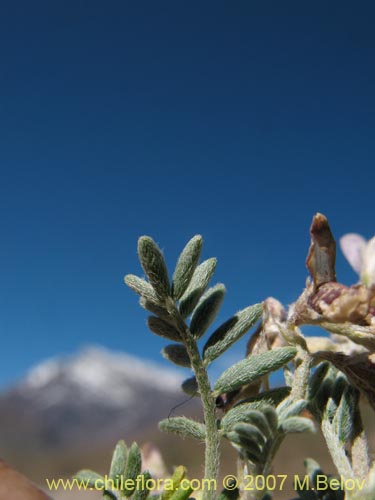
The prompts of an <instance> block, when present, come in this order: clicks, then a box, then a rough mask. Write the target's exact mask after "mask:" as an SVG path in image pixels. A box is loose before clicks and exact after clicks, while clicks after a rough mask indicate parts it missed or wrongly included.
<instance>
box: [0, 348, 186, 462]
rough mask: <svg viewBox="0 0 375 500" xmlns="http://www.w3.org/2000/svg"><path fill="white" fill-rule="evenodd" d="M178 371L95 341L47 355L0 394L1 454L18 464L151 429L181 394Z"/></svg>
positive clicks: (88, 447)
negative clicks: (95, 344) (69, 352)
mask: <svg viewBox="0 0 375 500" xmlns="http://www.w3.org/2000/svg"><path fill="white" fill-rule="evenodd" d="M184 375H185V376H187V375H188V374H187V373H184V372H183V370H181V371H180V370H178V369H176V370H174V369H173V368H171V369H166V368H164V367H163V368H161V367H160V366H159V365H157V364H155V363H153V362H151V361H147V360H141V359H139V358H136V357H133V356H130V355H128V354H125V353H113V352H110V351H107V350H105V349H102V348H97V347H90V348H86V349H84V350H83V351H82V352H80V353H78V354H77V355H73V356H69V357H65V358H56V359H51V360H47V361H45V362H43V363H41V364H40V365H38V366H36V367H35V368H33V369H32V370H31V371H30V372H29V374H28V375H27V376H26V377H25V379H24V380H22V381H21V382H19V383H18V384H17V385H15V386H14V387H12V388H10V389H9V390H7V391H6V392H4V393H3V394H1V395H0V456H1V457H2V458H6V459H8V460H9V461H11V462H12V461H13V463H19V458H20V457H19V456H20V455H22V460H26V457H32V456H35V454H36V453H40V452H42V453H43V454H44V456H47V455H48V454H49V453H52V454H54V455H56V454H62V453H65V452H66V450H69V453H73V451H74V450H80V451H82V450H83V449H84V450H86V451H87V453H90V450H91V449H95V448H96V449H98V448H100V447H103V446H104V447H105V446H106V445H108V443H111V445H112V443H113V442H116V441H117V439H120V438H126V439H127V438H129V439H130V438H131V439H133V437H134V436H136V437H137V436H138V435H140V434H142V432H143V430H145V429H146V430H147V431H148V432H150V429H154V431H155V432H156V430H157V423H158V421H159V420H160V419H162V418H166V417H167V416H168V414H169V412H170V410H171V409H172V408H173V407H174V406H175V405H177V404H178V403H181V402H182V401H184V399H186V396H185V395H184V394H183V393H182V391H181V389H180V385H181V381H182V380H183V378H184ZM193 406H195V405H193ZM195 408H196V406H195Z"/></svg>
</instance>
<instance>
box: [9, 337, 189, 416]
mask: <svg viewBox="0 0 375 500" xmlns="http://www.w3.org/2000/svg"><path fill="white" fill-rule="evenodd" d="M182 380H183V377H182V375H181V373H180V372H178V371H177V370H173V369H167V368H161V367H160V366H159V365H158V364H156V363H154V362H152V361H146V360H141V359H139V358H136V357H134V356H131V355H129V354H125V353H114V352H110V351H108V350H106V349H104V348H101V347H100V348H99V347H88V348H85V349H84V350H82V351H81V352H80V353H78V354H77V355H75V356H71V357H66V358H56V359H50V360H47V361H45V362H43V363H41V364H39V365H37V366H36V367H35V368H33V369H32V370H31V371H30V372H29V374H28V375H27V376H26V378H25V380H24V381H23V382H22V383H21V384H20V385H19V386H18V390H19V391H21V392H27V393H28V394H30V392H31V394H35V395H37V397H38V401H39V404H44V405H46V406H48V405H50V404H56V403H58V402H59V401H63V400H64V399H65V398H69V397H70V395H71V393H72V390H74V391H82V394H81V397H82V398H83V399H84V400H85V401H87V400H90V399H95V400H100V401H101V402H102V403H103V404H108V405H114V406H119V407H122V406H124V404H125V403H126V404H130V403H131V402H132V401H133V400H134V399H136V391H137V390H139V386H140V385H141V386H144V387H145V388H150V389H153V390H154V391H161V392H165V393H171V394H176V392H177V391H179V387H180V384H181V382H182Z"/></svg>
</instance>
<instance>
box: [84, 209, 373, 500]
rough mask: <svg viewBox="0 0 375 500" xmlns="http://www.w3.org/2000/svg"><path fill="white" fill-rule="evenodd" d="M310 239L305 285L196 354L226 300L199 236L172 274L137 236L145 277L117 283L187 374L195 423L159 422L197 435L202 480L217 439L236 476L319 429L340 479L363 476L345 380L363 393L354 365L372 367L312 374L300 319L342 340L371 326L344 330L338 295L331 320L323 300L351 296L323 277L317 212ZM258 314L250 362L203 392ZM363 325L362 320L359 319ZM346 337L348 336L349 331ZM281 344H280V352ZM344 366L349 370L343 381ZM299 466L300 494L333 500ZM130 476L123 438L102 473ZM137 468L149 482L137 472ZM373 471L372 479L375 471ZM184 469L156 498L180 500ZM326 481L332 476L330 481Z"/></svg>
mask: <svg viewBox="0 0 375 500" xmlns="http://www.w3.org/2000/svg"><path fill="white" fill-rule="evenodd" d="M310 234H311V237H312V245H311V247H310V250H309V255H308V259H307V265H308V269H309V271H310V274H311V277H312V283H313V284H315V286H313V285H311V286H310V284H309V283H308V285H307V288H306V290H305V291H304V292H303V294H302V295H301V297H300V298H299V299H298V300H297V303H296V304H295V305H294V306H293V307H292V308H291V309H290V311H289V313H288V314H287V313H286V311H284V309H283V308H282V306H281V304H279V303H278V302H277V301H275V299H267V300H266V301H265V302H264V303H259V304H255V305H252V306H249V307H246V308H244V309H242V310H241V311H239V312H237V313H236V314H235V315H234V316H233V317H231V318H230V319H228V320H227V321H225V322H224V323H222V324H221V325H218V326H216V328H214V329H213V331H211V333H210V334H209V335H208V338H207V339H206V341H205V343H204V346H203V349H202V348H201V346H200V341H201V338H202V337H203V336H204V335H205V334H207V333H208V331H209V330H210V328H211V325H212V324H213V323H214V320H215V318H216V317H217V315H218V312H219V310H220V307H221V305H222V303H223V300H224V296H225V287H224V285H222V284H217V285H214V286H212V287H210V288H209V284H210V281H211V279H212V277H213V275H214V272H215V270H216V264H217V261H216V259H215V258H209V259H207V260H205V261H203V262H202V263H200V264H199V258H200V255H201V250H202V244H203V240H202V237H201V236H200V235H197V236H194V237H193V238H192V239H191V240H190V241H189V242H188V243H187V244H186V246H185V247H184V249H183V250H182V252H181V254H180V256H179V258H178V260H177V263H176V266H175V269H174V272H173V275H172V277H171V278H170V277H169V275H168V270H167V266H166V263H165V260H164V257H163V254H162V252H161V250H160V248H159V247H158V245H157V244H156V243H155V242H154V241H153V240H152V239H151V238H150V237H148V236H143V237H141V238H140V239H139V241H138V255H139V259H140V263H141V266H142V268H143V271H144V273H145V275H146V277H147V279H148V281H146V280H144V279H143V278H140V277H137V276H134V275H127V276H126V277H125V283H126V284H127V285H128V286H129V287H130V288H131V289H132V290H133V291H135V292H136V293H137V294H138V295H140V304H141V306H142V307H143V308H144V309H146V310H147V311H149V312H151V313H152V316H150V317H149V318H148V320H147V324H148V327H149V329H150V330H151V332H153V333H154V334H156V335H158V336H160V337H162V338H163V339H168V340H169V341H172V342H173V344H169V345H167V346H165V347H164V348H163V350H162V354H163V356H164V357H165V358H166V359H168V360H169V361H171V362H172V363H174V364H177V365H179V366H182V367H185V368H190V369H192V371H193V376H191V377H190V378H188V379H186V380H185V381H184V382H183V384H182V390H183V391H184V392H185V393H186V394H188V395H189V396H197V395H198V396H200V398H201V400H202V407H203V416H204V424H202V423H199V422H195V421H193V420H190V419H188V418H185V417H175V418H168V419H165V420H162V421H161V422H160V429H161V430H163V431H165V432H170V433H175V434H178V435H180V436H182V437H184V438H185V437H188V438H193V439H197V440H199V441H204V442H205V471H204V476H205V478H207V479H217V478H218V474H219V468H218V466H219V441H220V439H221V438H223V437H224V438H226V439H228V440H229V441H230V442H231V443H232V444H233V446H234V447H235V448H236V449H237V450H238V455H239V459H240V464H241V467H243V470H244V471H247V472H249V473H250V474H253V475H254V474H261V475H265V476H266V475H267V474H269V473H270V471H271V470H272V463H273V460H274V457H275V455H276V453H277V451H278V449H279V447H280V445H281V443H282V441H283V440H284V438H285V436H286V435H287V434H289V433H300V432H315V431H316V426H317V425H318V426H319V427H320V429H321V431H322V433H323V435H324V437H325V439H326V442H327V447H328V450H329V452H330V454H331V457H332V459H333V462H334V464H335V466H336V468H337V470H338V472H339V473H340V474H341V475H343V476H345V477H354V476H355V473H358V470H359V471H360V474H361V477H365V476H366V475H367V474H368V473H369V469H370V465H369V458H368V452H367V447H366V439H365V435H364V431H363V428H362V423H361V418H360V412H359V391H358V389H357V388H356V387H354V385H353V384H355V385H356V386H357V385H358V386H359V388H360V389H361V390H363V387H365V392H367V393H369V392H370V393H371V390H370V391H369V390H368V387H369V382H368V380H367V379H365V380H364V381H362V380H360V378H361V377H362V375H363V373H364V372H363V366H365V369H366V370H369V366H370V368H371V363H369V362H368V360H365V361H366V362H365V363H364V364H362V365H360V366H359V367H355V368H356V369H355V370H354V372H353V370H352V371H350V370H349V371H348V373H349V375H348V377H349V381H348V379H347V378H346V376H345V375H343V374H342V373H341V372H340V371H339V370H338V369H337V368H335V367H334V366H333V364H332V363H331V362H324V363H320V364H319V365H318V366H316V367H314V369H313V371H312V373H311V366H312V364H313V363H314V362H315V361H316V356H315V354H310V351H309V349H310V344H309V342H307V339H305V338H304V337H303V335H302V332H301V331H300V330H299V326H300V325H303V324H304V323H309V322H311V323H313V324H321V325H323V326H324V327H327V328H328V330H329V331H332V332H336V333H339V334H340V335H345V333H346V332H351V335H349V338H351V339H352V340H353V339H354V340H355V339H356V338H357V337H358V336H360V334H361V332H362V333H363V332H364V334H366V335H367V336H369V335H370V336H372V337H373V334H374V332H373V331H371V332H369V331H368V329H366V328H367V326H362V324H361V325H354V326H353V325H352V324H351V323H350V321H348V319H347V316H345V314H347V311H346V310H345V308H347V301H346V300H345V297H344V299H343V300H342V302H340V304H341V308H342V311H340V313H341V314H342V317H343V318H345V321H346V323H343V324H339V320H338V319H337V318H338V317H341V316H337V307H336V306H335V307H333V306H332V304H331V301H332V297H333V300H334V301H335V300H336V299H337V300H339V299H340V298H341V295H345V294H346V293H349V292H348V287H342V286H341V285H340V284H338V283H336V282H335V281H332V280H333V277H335V270H334V262H335V243H334V240H333V236H332V233H331V231H330V229H329V226H328V222H327V220H326V219H325V217H324V216H322V215H321V214H317V215H316V216H315V217H314V219H313V224H312V226H311V230H310ZM322 262H323V264H322ZM327 263H328V264H329V268H327V265H328V264H327ZM322 265H323V268H322ZM324 266H326V267H324ZM328 271H329V276H330V277H331V280H328V281H322V280H321V276H323V275H324V276H325V275H326V274H327V272H328ZM317 285H319V286H317ZM360 286H362V285H357V286H356V287H352V288H351V289H350V294H351V295H350V299H351V300H352V299H353V296H354V295H355V294H356V293H359V292H358V290H359V287H360ZM319 287H320V288H319ZM336 296H337V297H336ZM366 296H367V295H366ZM361 300H362V299H361ZM353 303H354V301H353ZM359 303H360V301H359ZM353 307H354V306H353ZM326 310H327V311H328V312H327V317H323V316H324V314H326V312H325V311H326ZM263 311H264V314H263V318H262V313H263ZM357 313H358V311H357ZM366 314H367V313H366ZM354 316H355V315H354ZM189 318H190V319H189ZM261 318H262V322H261V324H260V325H259V328H258V329H257V331H256V334H255V335H254V336H253V337H252V339H251V342H250V345H249V348H248V352H250V354H249V355H248V357H246V358H245V359H243V360H241V361H239V362H238V363H236V364H234V365H233V366H231V367H230V368H228V369H227V370H225V371H224V373H222V374H221V375H220V376H219V378H218V380H217V381H216V384H215V385H214V387H213V388H212V387H211V384H210V381H209V378H208V374H207V367H208V366H209V365H210V364H211V363H212V362H213V361H215V360H216V359H217V358H219V357H220V356H221V355H222V354H223V353H224V352H226V350H227V349H229V348H230V347H231V346H232V345H233V344H234V343H235V342H237V341H238V340H239V339H240V338H241V337H242V336H243V335H244V334H245V333H246V332H248V330H249V329H250V328H252V327H253V326H254V325H255V324H257V322H258V321H259V320H261ZM332 318H333V319H332ZM365 320H366V318H362V323H365ZM326 325H328V326H326ZM353 332H355V333H356V336H354V337H353ZM372 337H371V338H372ZM358 342H359V341H358ZM285 343H287V344H288V345H287V346H286V347H282V346H285ZM362 343H363V342H362ZM331 344H333V342H331V341H329V340H328V339H326V341H325V342H323V341H320V342H318V345H319V347H318V348H317V350H318V351H320V350H322V349H326V348H327V349H328V348H330V346H331ZM359 344H361V342H359ZM371 345H372V344H371ZM308 346H309V347H308ZM327 346H328V347H327ZM362 349H363V348H362ZM311 352H313V351H311ZM318 354H319V353H318ZM323 354H324V355H323ZM323 354H322V357H321V358H320V359H329V360H330V361H331V358H330V354H331V353H330V352H328V353H323ZM317 357H318V359H319V356H317ZM340 359H341V358H340ZM280 368H283V370H284V377H285V382H286V387H280V388H276V389H269V378H268V376H269V374H270V373H271V372H274V371H276V370H279V369H280ZM361 370H362V371H361ZM343 371H345V369H343ZM352 372H353V373H354V377H353V379H350V375H352ZM370 372H371V370H370ZM367 373H368V371H366V374H367ZM371 374H372V375H373V372H371ZM358 377H359V378H358ZM365 378H366V377H365ZM370 378H371V377H370ZM353 380H354V382H353ZM357 382H360V383H362V385H361V384H360V383H359V384H357ZM262 389H263V390H262ZM216 398H218V399H220V408H223V410H224V414H223V415H220V416H221V418H218V411H217V409H216V407H215V400H216ZM221 402H222V404H221ZM231 405H232V406H231ZM306 468H307V471H308V474H309V477H310V479H311V481H310V485H309V486H308V487H307V488H304V489H301V491H298V494H299V498H300V499H301V500H317V499H323V500H343V498H344V496H343V492H341V491H340V492H337V491H335V490H334V489H328V490H327V491H326V492H325V493H324V496H322V495H320V493H318V492H316V491H315V490H314V489H313V488H314V487H315V481H316V477H317V473H318V472H319V473H321V471H320V468H319V466H318V464H316V462H314V461H313V460H310V459H309V460H307V461H306ZM140 473H141V457H140V452H139V448H138V446H137V445H136V444H133V445H132V447H131V448H130V450H129V451H128V450H127V449H126V446H125V443H123V442H120V443H118V445H117V447H116V449H115V452H114V457H113V460H112V465H111V475H112V476H113V477H119V476H122V477H135V476H137V475H139V474H140ZM80 474H83V475H84V476H85V477H86V476H87V477H89V478H91V479H90V481H95V478H96V479H97V478H98V476H97V475H95V473H93V472H92V471H81V473H80ZM90 474H91V476H90ZM143 474H144V477H146V476H147V477H148V473H147V472H144V473H143ZM373 475H374V477H375V473H374V474H373ZM112 476H111V477H112ZM184 476H185V469H183V468H178V469H176V471H175V473H174V476H173V481H174V483H173V484H174V486H175V487H174V491H173V492H170V493H169V492H168V493H167V492H166V491H164V492H163V493H162V494H161V496H159V497H158V498H155V500H187V498H189V496H190V495H191V493H192V490H191V489H188V490H186V489H184V488H182V487H181V484H180V483H181V480H182V478H183V477H184ZM99 477H100V476H99ZM324 477H326V478H327V480H329V479H330V476H324ZM374 483H375V479H374ZM237 486H241V485H237ZM242 486H243V485H242ZM374 489H375V487H374ZM240 491H241V489H240V488H239V487H235V488H234V489H233V490H230V489H226V490H223V491H222V492H221V493H220V494H219V496H218V497H217V498H218V499H219V500H237V498H239V496H240ZM369 491H370V490H369ZM116 494H117V493H116V492H113V491H106V492H104V495H107V498H115V499H116V498H118V497H117V496H116ZM366 494H367V493H366ZM114 495H115V496H114ZM121 495H122V496H127V497H130V496H133V498H134V499H135V500H146V499H147V498H148V496H149V491H146V490H142V491H135V490H134V489H133V490H132V489H128V490H126V491H122V492H121ZM371 495H372V492H371V491H370V493H368V495H367V496H366V500H368V499H371V500H372V498H373V497H372V496H371ZM197 496H198V495H197ZM202 497H203V498H202V500H213V497H214V493H213V492H206V491H204V492H203V494H202ZM254 498H255V497H254ZM271 498H272V493H271V492H269V491H266V489H265V490H264V491H259V492H257V493H256V500H260V499H261V500H270V499H271ZM374 498H375V497H374ZM199 499H200V500H201V498H200V496H199ZM249 500H250V497H249ZM252 500H253V497H252ZM348 500H349V499H348ZM356 500H357V497H356Z"/></svg>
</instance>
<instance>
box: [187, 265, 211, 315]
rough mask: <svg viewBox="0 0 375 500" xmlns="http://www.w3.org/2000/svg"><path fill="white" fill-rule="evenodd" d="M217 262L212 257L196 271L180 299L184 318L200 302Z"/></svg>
mask: <svg viewBox="0 0 375 500" xmlns="http://www.w3.org/2000/svg"><path fill="white" fill-rule="evenodd" d="M216 264H217V261H216V259H215V258H211V259H208V260H205V261H204V262H202V264H200V265H199V266H198V267H197V268H196V270H195V271H194V274H193V277H192V279H191V282H190V284H189V286H188V288H187V290H186V291H185V293H184V294H183V296H182V297H181V300H180V314H181V316H182V317H183V318H184V319H185V318H187V317H188V316H189V315H190V314H191V313H192V312H193V310H194V308H195V306H196V305H197V304H198V302H199V299H200V298H201V297H202V295H203V293H204V291H205V290H206V288H207V286H208V284H209V282H210V280H211V278H212V276H213V274H214V272H215V269H216Z"/></svg>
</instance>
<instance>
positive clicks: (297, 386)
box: [290, 345, 311, 401]
mask: <svg viewBox="0 0 375 500" xmlns="http://www.w3.org/2000/svg"><path fill="white" fill-rule="evenodd" d="M297 349H298V353H299V357H300V363H299V364H298V365H297V366H296V369H295V371H294V380H293V386H292V391H291V394H290V395H291V397H292V399H294V400H295V401H296V400H298V399H305V398H306V391H307V387H308V384H309V376H310V366H311V356H310V354H309V353H308V351H307V350H305V349H304V348H303V347H301V346H299V345H297Z"/></svg>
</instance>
